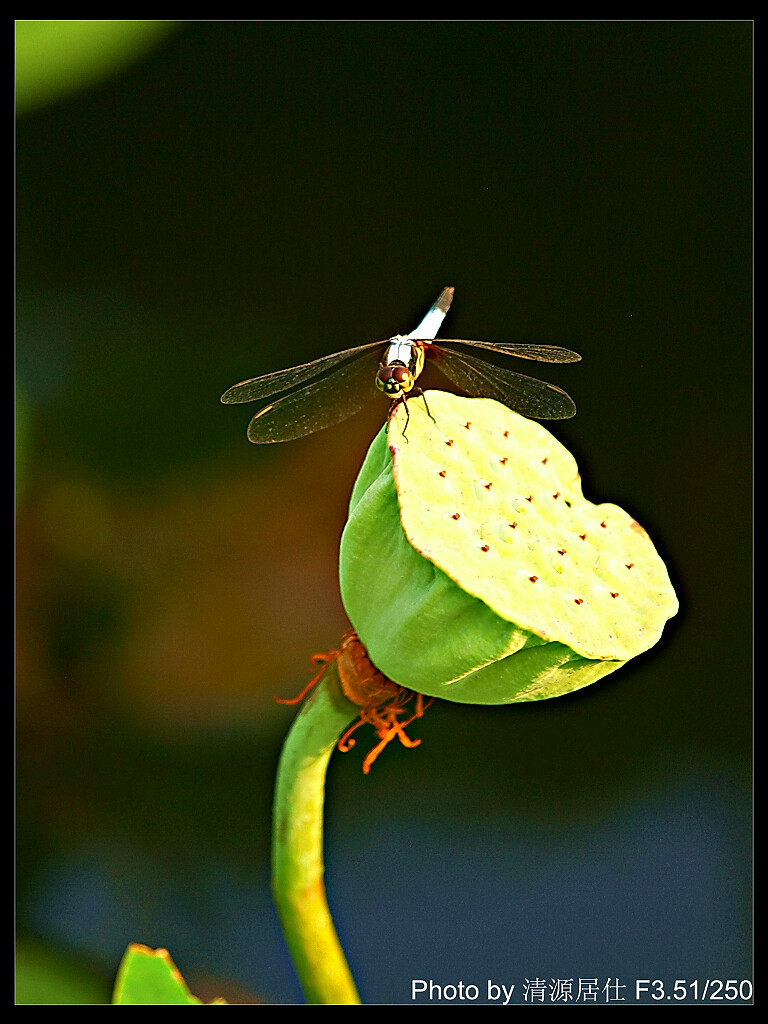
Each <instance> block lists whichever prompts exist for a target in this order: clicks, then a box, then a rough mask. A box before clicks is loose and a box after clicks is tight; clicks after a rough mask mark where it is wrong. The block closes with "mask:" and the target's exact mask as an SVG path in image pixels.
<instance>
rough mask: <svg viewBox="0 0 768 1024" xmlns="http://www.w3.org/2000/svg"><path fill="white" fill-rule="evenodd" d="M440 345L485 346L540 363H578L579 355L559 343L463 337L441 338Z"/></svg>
mask: <svg viewBox="0 0 768 1024" xmlns="http://www.w3.org/2000/svg"><path fill="white" fill-rule="evenodd" d="M440 344H441V345H469V346H470V347H471V348H485V349H488V350H489V351H490V352H498V353H499V355H503V356H517V358H518V359H535V360H537V361H538V362H540V363H578V362H580V361H581V356H580V355H579V353H578V352H573V351H572V350H571V349H569V348H560V346H559V345H527V344H523V343H522V342H515V341H499V342H495V341H468V340H465V339H464V338H441V339H440Z"/></svg>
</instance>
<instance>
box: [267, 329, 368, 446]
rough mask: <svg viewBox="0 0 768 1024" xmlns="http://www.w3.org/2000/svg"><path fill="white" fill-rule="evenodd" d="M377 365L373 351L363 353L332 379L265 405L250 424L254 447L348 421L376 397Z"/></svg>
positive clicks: (324, 380) (314, 383) (290, 439)
mask: <svg viewBox="0 0 768 1024" xmlns="http://www.w3.org/2000/svg"><path fill="white" fill-rule="evenodd" d="M361 347H362V349H363V350H365V349H371V348H372V347H373V346H371V345H363V346H361ZM376 347H378V342H377V343H376ZM352 351H354V350H352ZM358 351H359V350H358ZM376 365H377V362H376V360H375V359H374V353H373V352H365V351H363V352H360V353H359V354H358V357H357V358H356V359H353V360H352V361H351V362H349V363H347V364H346V365H345V366H342V368H341V369H340V370H337V371H336V373H333V374H331V375H330V377H324V378H323V379H322V380H318V381H314V382H313V383H312V384H308V385H307V386H306V387H305V388H302V389H301V390H300V391H294V392H293V393H292V394H290V395H285V396H284V397H283V398H279V399H278V400H277V401H276V402H273V403H272V404H271V405H267V406H265V407H264V408H263V409H260V410H259V412H257V413H256V415H255V416H254V417H253V419H252V420H251V422H250V423H249V425H248V439H249V440H250V441H253V443H254V444H270V443H272V442H274V441H293V440H294V439H295V438H297V437H305V436H306V435H307V434H314V433H315V431H316V430H323V429H324V428H325V427H332V426H334V425H335V424H336V423H341V422H342V421H343V420H346V419H348V418H349V417H350V416H352V415H354V413H356V412H358V410H360V409H362V407H363V406H364V405H365V404H366V403H367V402H368V401H369V400H370V399H371V398H372V397H373V395H374V393H375V388H374V379H375V376H376Z"/></svg>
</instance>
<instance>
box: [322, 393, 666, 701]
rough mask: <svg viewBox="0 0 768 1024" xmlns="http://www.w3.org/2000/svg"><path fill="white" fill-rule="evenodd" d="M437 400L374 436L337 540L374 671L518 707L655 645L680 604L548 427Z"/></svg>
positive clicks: (626, 519)
mask: <svg viewBox="0 0 768 1024" xmlns="http://www.w3.org/2000/svg"><path fill="white" fill-rule="evenodd" d="M425 399H426V402H425V401H423V400H422V399H421V398H413V399H410V400H409V402H408V407H407V410H406V409H405V407H404V406H403V405H401V406H400V407H399V408H398V409H397V411H396V413H395V415H394V416H393V417H391V419H390V421H389V424H388V426H387V427H385V428H383V429H382V431H381V432H380V433H379V434H378V435H377V437H376V438H375V439H374V441H373V443H372V445H371V447H370V449H369V451H368V454H367V456H366V459H365V462H364V464H363V467H362V469H361V471H360V474H359V476H358V479H357V481H356V483H355V486H354V489H353V493H352V498H351V501H350V511H349V518H348V521H347V524H346V526H345V529H344V533H343V535H342V540H341V551H340V580H341V594H342V599H343V602H344V606H345V609H346V611H347V614H348V616H349V619H350V622H351V623H352V625H353V627H354V628H355V630H356V631H357V633H358V635H359V637H360V640H361V641H362V643H363V644H364V645H365V647H366V648H367V650H368V653H369V656H370V658H371V660H372V662H373V663H374V665H376V667H377V668H378V669H379V670H380V671H381V672H383V673H384V675H386V676H388V677H389V678H390V679H391V680H393V681H394V682H396V683H398V684H400V685H401V686H404V687H407V688H408V689H412V690H415V691H417V692H419V693H424V694H427V695H429V696H435V697H441V698H443V699H446V700H454V701H459V702H462V703H478V704H506V703H513V702H516V701H523V700H541V699H543V698H548V697H556V696H559V695H561V694H565V693H569V692H571V691H572V690H576V689H579V688H581V687H583V686H587V685H589V684H590V683H593V682H595V681H596V680H598V679H600V678H602V677H604V676H606V675H608V674H609V673H611V672H615V671H616V669H618V668H620V667H621V666H622V665H623V664H624V663H625V662H626V661H628V660H629V659H630V658H633V657H635V656H636V655H638V654H641V653H643V652H644V651H646V650H648V649H649V648H650V647H652V646H653V645H654V644H655V643H656V642H657V641H658V639H659V637H660V636H661V633H662V630H663V627H664V624H665V622H666V620H667V619H668V618H669V617H670V616H672V615H674V614H675V613H676V611H677V608H678V603H677V598H676V596H675V593H674V590H673V588H672V585H671V583H670V581H669V576H668V574H667V570H666V567H665V566H664V563H663V562H662V560H661V558H660V557H659V555H658V553H657V552H656V550H655V548H654V546H653V544H652V542H651V540H650V538H649V537H648V535H647V534H646V533H645V531H644V530H643V529H642V527H640V526H639V525H638V524H637V523H636V522H635V521H634V519H633V518H632V517H631V516H630V515H628V514H627V513H626V512H624V511H623V510H622V509H620V508H619V507H618V506H616V505H610V504H601V505H594V504H592V503H591V502H589V501H588V500H587V499H586V498H584V496H583V494H582V492H581V484H580V479H579V474H578V469H577V466H576V462H575V460H574V459H573V456H572V455H571V454H570V452H568V451H567V449H566V448H564V447H563V445H561V444H560V442H559V441H557V440H556V439H555V438H554V437H553V436H552V434H550V433H549V431H548V430H546V428H544V427H543V426H541V424H539V423H537V422H534V421H532V420H528V419H525V418H524V417H522V416H519V415H518V414H516V413H514V412H512V411H511V410H510V409H508V408H507V407H506V406H503V405H501V404H499V403H498V402H495V401H493V400H491V399H471V398H461V397H458V396H456V395H451V394H447V393H445V392H439V391H430V392H427V393H426V396H425ZM406 416H407V417H408V424H407V428H406ZM404 429H405V435H404V434H403V430H404Z"/></svg>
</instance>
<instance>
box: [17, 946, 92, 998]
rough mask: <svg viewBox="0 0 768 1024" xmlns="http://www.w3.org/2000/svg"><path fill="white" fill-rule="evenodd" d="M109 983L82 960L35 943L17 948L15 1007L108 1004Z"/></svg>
mask: <svg viewBox="0 0 768 1024" xmlns="http://www.w3.org/2000/svg"><path fill="white" fill-rule="evenodd" d="M109 1001H110V993H109V987H108V985H107V983H106V981H105V980H104V979H103V978H101V977H100V976H99V975H98V974H97V973H96V972H95V971H91V970H89V968H88V967H86V966H84V965H83V960H82V957H73V956H65V955H63V954H62V953H58V952H53V951H51V950H50V949H44V948H42V947H41V946H39V945H37V944H36V943H32V942H19V943H18V945H17V947H16V1005H17V1006H34V1005H55V1004H60V1005H71V1004H74V1005H82V1004H91V1003H98V1004H104V1003H109Z"/></svg>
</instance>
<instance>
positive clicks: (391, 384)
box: [376, 335, 424, 398]
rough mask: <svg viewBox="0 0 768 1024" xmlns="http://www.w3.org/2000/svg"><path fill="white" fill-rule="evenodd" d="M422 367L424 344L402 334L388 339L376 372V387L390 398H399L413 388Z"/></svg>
mask: <svg viewBox="0 0 768 1024" xmlns="http://www.w3.org/2000/svg"><path fill="white" fill-rule="evenodd" d="M423 369H424V345H423V343H421V342H418V341H413V340H412V339H411V338H408V337H406V336H404V335H397V336H396V337H394V338H391V339H390V342H389V348H388V349H387V351H386V352H385V354H384V358H383V359H382V361H381V364H380V365H379V370H378V373H377V374H376V387H377V388H378V389H379V391H383V392H384V394H385V395H388V396H389V397H390V398H401V397H402V396H403V395H407V394H408V392H409V391H411V390H412V389H413V385H414V384H415V383H416V378H417V377H418V376H419V374H420V373H421V371H422V370H423Z"/></svg>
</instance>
